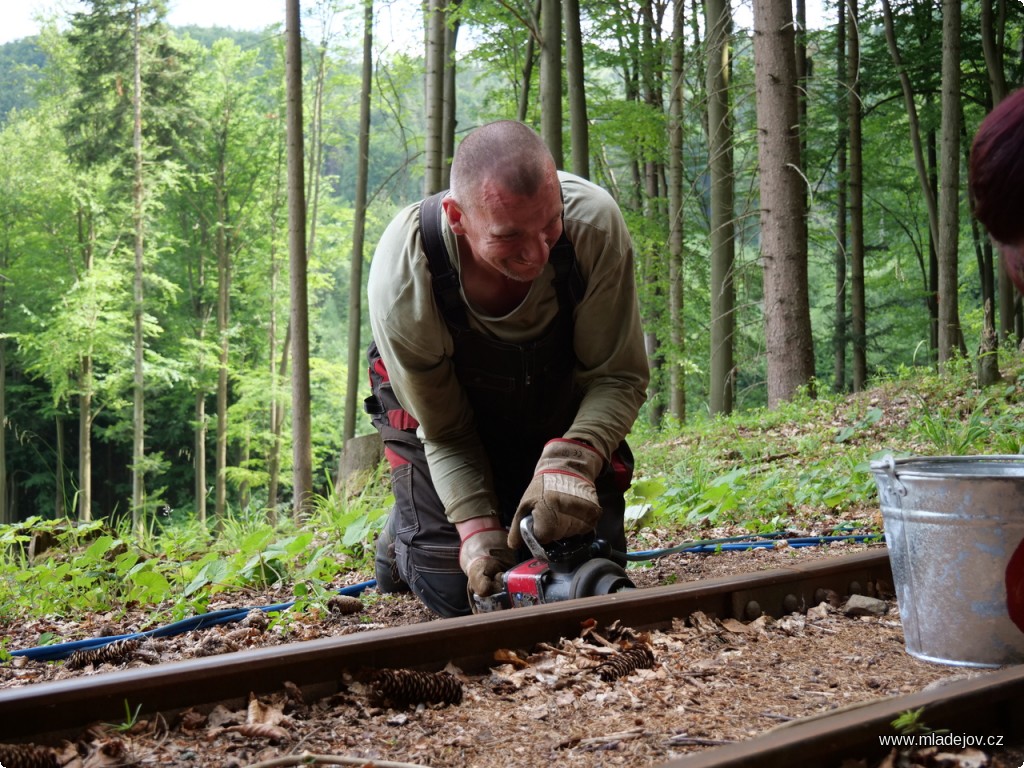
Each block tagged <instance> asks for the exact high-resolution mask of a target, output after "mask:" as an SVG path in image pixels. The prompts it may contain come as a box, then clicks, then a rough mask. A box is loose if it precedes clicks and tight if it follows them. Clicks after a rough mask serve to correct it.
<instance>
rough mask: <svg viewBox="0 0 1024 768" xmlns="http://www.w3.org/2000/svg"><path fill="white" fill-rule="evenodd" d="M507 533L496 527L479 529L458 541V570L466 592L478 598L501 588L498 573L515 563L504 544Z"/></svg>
mask: <svg viewBox="0 0 1024 768" xmlns="http://www.w3.org/2000/svg"><path fill="white" fill-rule="evenodd" d="M507 539H508V532H507V531H506V530H505V529H504V528H502V527H501V526H500V525H498V524H497V520H495V525H494V526H493V527H491V528H481V529H479V530H476V531H474V532H473V533H471V534H469V535H468V536H467V537H466V538H464V539H463V540H462V548H461V549H460V550H459V567H461V568H462V572H463V573H465V574H466V577H467V578H468V579H469V589H470V591H471V592H473V594H476V595H479V596H480V597H487V596H488V595H493V594H494V593H495V592H500V591H501V590H502V588H503V584H502V582H501V574H503V573H504V572H505V571H507V570H508V569H509V568H512V567H514V566H515V564H516V553H515V552H514V551H512V550H511V549H509V547H508V544H507Z"/></svg>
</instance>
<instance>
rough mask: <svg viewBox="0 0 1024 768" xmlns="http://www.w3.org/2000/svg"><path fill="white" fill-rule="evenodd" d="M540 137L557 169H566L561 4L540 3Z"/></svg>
mask: <svg viewBox="0 0 1024 768" xmlns="http://www.w3.org/2000/svg"><path fill="white" fill-rule="evenodd" d="M540 7H541V21H540V31H541V37H542V42H541V48H540V135H541V136H542V137H543V138H544V143H545V144H547V146H548V149H549V150H551V155H552V157H554V158H555V166H556V167H557V168H564V167H565V154H564V152H563V151H562V0H541V4H540Z"/></svg>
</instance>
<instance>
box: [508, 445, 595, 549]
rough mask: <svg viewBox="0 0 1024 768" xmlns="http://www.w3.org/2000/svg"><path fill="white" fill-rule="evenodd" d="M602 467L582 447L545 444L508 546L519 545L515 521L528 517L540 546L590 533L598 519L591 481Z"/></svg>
mask: <svg viewBox="0 0 1024 768" xmlns="http://www.w3.org/2000/svg"><path fill="white" fill-rule="evenodd" d="M603 466H604V458H603V457H602V456H601V454H599V453H598V452H597V451H596V450H594V449H593V448H591V447H590V446H589V445H587V444H586V443H581V442H579V441H577V440H567V439H565V438H558V439H555V440H550V441H548V443H547V445H545V446H544V450H543V451H542V452H541V454H540V460H539V461H538V462H537V468H536V469H535V470H534V475H533V480H532V481H530V485H529V486H528V487H527V489H526V493H524V494H523V498H522V500H521V501H520V502H519V507H518V508H517V509H516V515H515V517H514V518H513V519H512V527H511V529H510V530H509V534H508V545H509V546H510V547H512V548H513V549H516V548H518V547H519V546H520V545H521V544H522V537H521V536H520V533H519V521H520V520H522V519H523V517H525V516H526V515H529V514H532V515H533V533H534V535H535V536H536V537H537V541H538V542H539V543H541V544H547V543H548V542H550V541H557V540H559V539H564V538H566V537H568V536H575V535H577V534H581V533H588V532H589V531H592V530H594V527H595V526H596V525H597V521H598V519H599V518H600V517H601V505H600V504H599V503H598V501H597V489H596V488H595V487H594V481H595V479H596V478H597V475H598V473H599V472H600V471H601V467H603Z"/></svg>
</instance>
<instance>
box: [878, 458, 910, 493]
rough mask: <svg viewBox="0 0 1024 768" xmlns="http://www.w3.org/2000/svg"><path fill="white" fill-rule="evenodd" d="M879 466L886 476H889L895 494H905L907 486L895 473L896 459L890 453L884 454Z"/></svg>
mask: <svg viewBox="0 0 1024 768" xmlns="http://www.w3.org/2000/svg"><path fill="white" fill-rule="evenodd" d="M879 464H881V466H880V467H879V468H880V469H881V470H882V471H883V472H885V474H886V476H888V478H889V484H890V485H891V486H892V489H893V491H894V492H895V494H896V495H897V496H906V495H907V486H905V485H904V484H903V482H902V481H901V480H900V478H899V476H898V475H897V474H896V459H895V458H894V457H893V455H892V454H891V453H888V454H886V455H885V456H884V457H883V458H882V460H881V461H880V462H879Z"/></svg>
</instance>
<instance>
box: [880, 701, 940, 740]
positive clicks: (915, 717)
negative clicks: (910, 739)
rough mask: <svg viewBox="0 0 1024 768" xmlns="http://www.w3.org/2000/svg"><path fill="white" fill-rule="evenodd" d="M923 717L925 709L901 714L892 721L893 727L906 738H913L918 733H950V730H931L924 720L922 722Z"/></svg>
mask: <svg viewBox="0 0 1024 768" xmlns="http://www.w3.org/2000/svg"><path fill="white" fill-rule="evenodd" d="M923 715H924V707H918V708H917V709H908V710H906V711H905V712H900V714H899V716H898V717H897V718H896V719H895V720H893V721H892V727H893V728H895V729H896V731H897V732H898V733H900V734H901V735H904V736H912V735H914V734H918V733H949V731H948V729H945V728H943V729H940V730H935V729H933V728H929V727H928V726H927V725H925V723H924V720H922V716H923Z"/></svg>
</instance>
